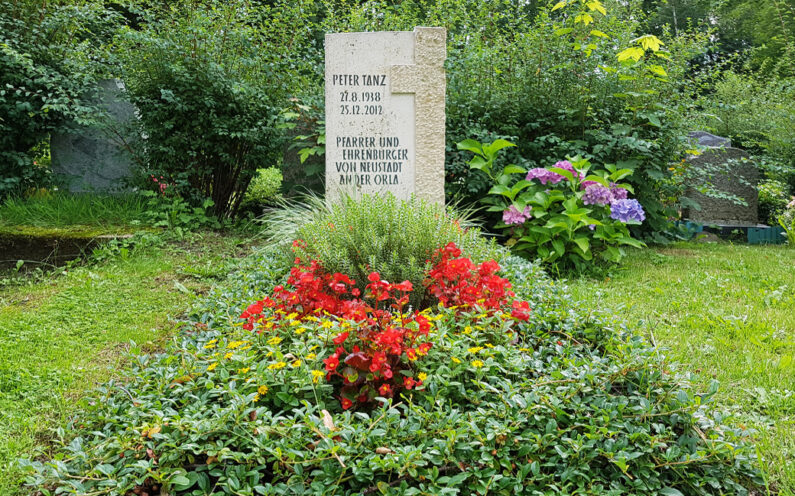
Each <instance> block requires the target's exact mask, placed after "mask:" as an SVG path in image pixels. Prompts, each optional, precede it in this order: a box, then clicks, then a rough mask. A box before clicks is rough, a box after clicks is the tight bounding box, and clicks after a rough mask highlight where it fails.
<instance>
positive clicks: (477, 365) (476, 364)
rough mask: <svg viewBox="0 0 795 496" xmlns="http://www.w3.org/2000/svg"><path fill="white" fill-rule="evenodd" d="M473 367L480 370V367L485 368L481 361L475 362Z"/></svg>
mask: <svg viewBox="0 0 795 496" xmlns="http://www.w3.org/2000/svg"><path fill="white" fill-rule="evenodd" d="M472 366H473V367H475V368H476V369H479V368H480V367H482V366H483V362H481V361H480V360H473V361H472Z"/></svg>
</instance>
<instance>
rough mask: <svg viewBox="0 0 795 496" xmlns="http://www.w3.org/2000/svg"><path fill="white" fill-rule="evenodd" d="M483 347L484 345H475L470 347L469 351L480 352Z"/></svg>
mask: <svg viewBox="0 0 795 496" xmlns="http://www.w3.org/2000/svg"><path fill="white" fill-rule="evenodd" d="M482 349H483V347H482V346H474V347H472V348H469V349H468V350H467V351H468V352H470V353H477V352H479V351H480V350H482Z"/></svg>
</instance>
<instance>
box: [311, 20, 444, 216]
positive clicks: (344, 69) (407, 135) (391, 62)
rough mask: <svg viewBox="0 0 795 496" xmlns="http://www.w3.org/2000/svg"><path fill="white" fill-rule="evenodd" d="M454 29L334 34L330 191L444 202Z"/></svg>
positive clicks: (330, 47) (329, 84)
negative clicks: (448, 63)
mask: <svg viewBox="0 0 795 496" xmlns="http://www.w3.org/2000/svg"><path fill="white" fill-rule="evenodd" d="M446 38H447V32H446V31H445V29H444V28H435V27H434V28H425V27H418V28H415V30H414V31H413V32H412V31H391V32H373V33H340V34H327V35H326V198H327V199H329V200H334V199H336V198H339V197H340V196H341V195H343V194H348V195H351V196H354V197H358V196H361V195H362V194H385V193H392V194H393V195H394V196H395V197H397V198H400V199H408V198H410V197H411V196H412V195H414V196H415V197H417V198H419V199H423V200H426V201H429V202H433V203H439V204H443V203H444V151H445V113H444V105H445V84H446V83H445V72H444V60H445V57H446Z"/></svg>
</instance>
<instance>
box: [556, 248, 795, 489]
mask: <svg viewBox="0 0 795 496" xmlns="http://www.w3.org/2000/svg"><path fill="white" fill-rule="evenodd" d="M571 286H572V291H573V293H574V295H575V297H576V298H578V299H581V300H584V301H587V302H588V303H590V304H591V305H593V306H596V307H600V308H606V309H610V310H612V311H613V312H614V313H615V314H616V315H617V316H618V317H619V318H622V319H623V320H624V321H625V322H626V324H627V325H628V326H630V327H634V328H635V329H636V330H637V331H638V332H641V333H643V334H645V335H646V336H647V337H648V338H649V339H651V340H653V341H654V342H655V343H657V344H658V345H659V346H660V347H662V348H664V349H665V353H666V355H667V356H668V357H669V358H670V359H672V360H673V361H677V362H680V363H681V364H682V366H681V368H680V371H681V372H684V373H689V374H692V377H693V379H694V380H695V381H697V383H698V384H699V385H703V386H706V385H707V384H708V383H709V382H710V381H711V380H712V379H713V378H714V379H717V380H718V381H720V385H721V389H720V392H719V393H718V401H720V402H721V404H722V405H725V406H726V407H727V408H728V409H729V410H732V411H734V412H735V413H736V414H737V415H738V421H739V422H741V423H744V424H745V425H747V426H748V427H749V428H754V429H757V430H758V432H757V434H756V436H755V437H756V439H757V443H758V444H757V445H758V451H759V455H760V457H761V459H762V462H761V466H762V469H763V470H764V471H765V472H766V473H767V474H768V476H769V480H770V485H771V489H772V490H773V491H775V490H777V491H779V494H781V495H786V496H792V495H795V250H792V249H788V248H784V247H780V246H779V247H774V246H746V245H730V244H722V243H721V244H702V243H682V244H677V245H674V246H671V247H665V248H653V249H646V250H642V251H641V250H638V251H636V252H634V253H632V254H631V255H630V256H629V257H628V258H627V260H626V263H625V264H624V266H623V267H622V268H620V269H618V270H616V271H615V272H614V274H612V276H611V277H609V278H605V279H604V280H598V281H594V280H587V279H582V280H578V281H573V282H572V283H571Z"/></svg>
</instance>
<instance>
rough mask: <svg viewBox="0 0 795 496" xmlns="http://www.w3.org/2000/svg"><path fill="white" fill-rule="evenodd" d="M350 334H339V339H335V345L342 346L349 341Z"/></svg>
mask: <svg viewBox="0 0 795 496" xmlns="http://www.w3.org/2000/svg"><path fill="white" fill-rule="evenodd" d="M348 334H350V333H349V332H343V333H341V334H337V337H335V338H334V344H342V343H344V342H345V340H346V339H348Z"/></svg>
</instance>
